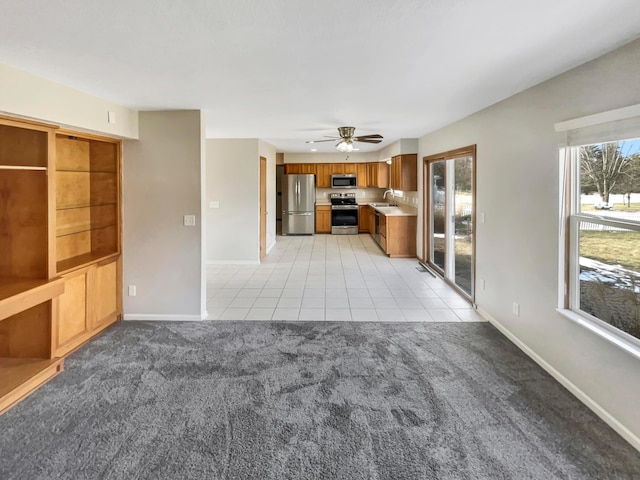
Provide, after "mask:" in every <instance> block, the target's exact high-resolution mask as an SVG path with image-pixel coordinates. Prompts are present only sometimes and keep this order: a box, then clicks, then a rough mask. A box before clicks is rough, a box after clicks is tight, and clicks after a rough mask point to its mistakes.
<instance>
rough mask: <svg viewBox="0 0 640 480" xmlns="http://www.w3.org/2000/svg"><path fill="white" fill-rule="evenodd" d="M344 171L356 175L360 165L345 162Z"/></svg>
mask: <svg viewBox="0 0 640 480" xmlns="http://www.w3.org/2000/svg"><path fill="white" fill-rule="evenodd" d="M344 173H349V174H352V175H355V174H357V173H358V165H357V164H355V163H345V164H344Z"/></svg>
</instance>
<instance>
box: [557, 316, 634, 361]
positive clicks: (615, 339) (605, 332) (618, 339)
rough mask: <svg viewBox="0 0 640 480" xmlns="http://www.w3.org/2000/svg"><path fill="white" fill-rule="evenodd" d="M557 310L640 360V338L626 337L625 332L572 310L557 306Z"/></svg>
mask: <svg viewBox="0 0 640 480" xmlns="http://www.w3.org/2000/svg"><path fill="white" fill-rule="evenodd" d="M556 311H557V312H558V313H559V314H560V315H562V316H563V317H565V318H568V319H569V320H571V321H572V322H574V323H577V324H578V325H580V326H582V327H584V328H586V329H587V330H589V331H590V332H592V333H594V334H596V335H598V336H599V337H600V338H603V339H604V340H606V341H608V342H609V343H612V344H613V345H615V346H616V347H618V348H619V349H621V350H623V351H624V352H626V353H628V354H629V355H631V356H632V357H634V358H636V359H638V360H640V340H636V339H633V338H631V336H629V337H630V338H628V339H627V338H625V337H623V335H625V336H626V335H627V334H625V333H624V332H620V333H617V332H614V331H612V330H611V329H610V328H607V327H605V326H604V325H598V324H597V323H596V322H594V321H593V320H591V319H589V318H587V317H585V316H583V315H580V314H578V313H576V312H574V311H572V310H567V309H564V308H557V309H556Z"/></svg>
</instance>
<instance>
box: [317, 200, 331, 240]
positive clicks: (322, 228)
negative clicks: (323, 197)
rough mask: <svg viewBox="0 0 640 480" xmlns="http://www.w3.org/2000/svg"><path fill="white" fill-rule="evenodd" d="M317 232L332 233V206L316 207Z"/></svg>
mask: <svg viewBox="0 0 640 480" xmlns="http://www.w3.org/2000/svg"><path fill="white" fill-rule="evenodd" d="M316 233H331V207H327V206H324V205H321V206H318V207H316Z"/></svg>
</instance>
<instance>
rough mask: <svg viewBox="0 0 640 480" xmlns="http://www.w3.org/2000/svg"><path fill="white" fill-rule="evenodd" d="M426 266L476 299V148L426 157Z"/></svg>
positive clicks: (469, 296)
mask: <svg viewBox="0 0 640 480" xmlns="http://www.w3.org/2000/svg"><path fill="white" fill-rule="evenodd" d="M423 160H424V166H425V169H424V171H425V175H424V183H425V184H424V192H425V195H424V203H425V205H424V207H425V208H424V212H425V213H424V215H425V218H424V222H423V225H424V232H423V239H424V245H423V247H424V248H423V252H425V253H424V256H425V257H426V258H425V260H426V263H427V264H428V265H429V266H430V267H431V268H432V269H434V270H435V271H436V272H437V273H439V274H440V275H441V276H442V277H443V278H444V279H445V280H446V281H447V282H448V283H449V284H451V285H452V286H453V287H454V288H455V289H456V290H458V292H459V293H461V294H462V295H463V296H464V297H466V298H467V299H468V300H470V301H471V302H472V303H473V302H474V299H475V198H476V194H475V191H476V177H475V160H476V146H475V145H471V146H469V147H464V148H460V149H457V150H451V151H448V152H443V153H439V154H436V155H431V156H428V157H424V159H423Z"/></svg>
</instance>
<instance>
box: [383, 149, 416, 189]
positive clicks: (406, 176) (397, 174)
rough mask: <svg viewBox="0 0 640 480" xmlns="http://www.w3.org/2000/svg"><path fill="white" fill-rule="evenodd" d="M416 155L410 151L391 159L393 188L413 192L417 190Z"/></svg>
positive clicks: (391, 182)
mask: <svg viewBox="0 0 640 480" xmlns="http://www.w3.org/2000/svg"><path fill="white" fill-rule="evenodd" d="M417 167H418V155H417V154H416V153H410V154H405V155H397V156H395V157H393V158H392V159H391V181H390V183H389V186H390V188H391V189H393V190H402V191H404V192H413V191H417V190H418V168H417Z"/></svg>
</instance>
